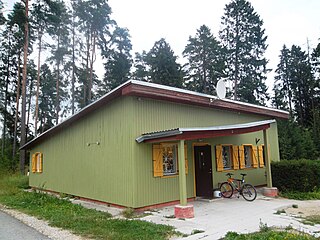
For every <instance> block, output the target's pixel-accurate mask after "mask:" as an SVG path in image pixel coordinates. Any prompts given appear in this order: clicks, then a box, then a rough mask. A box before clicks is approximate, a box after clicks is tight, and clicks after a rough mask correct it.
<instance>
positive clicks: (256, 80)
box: [220, 0, 268, 104]
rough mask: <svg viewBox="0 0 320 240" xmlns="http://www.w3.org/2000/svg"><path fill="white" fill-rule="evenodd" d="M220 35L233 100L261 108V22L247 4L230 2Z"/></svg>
mask: <svg viewBox="0 0 320 240" xmlns="http://www.w3.org/2000/svg"><path fill="white" fill-rule="evenodd" d="M221 24H222V29H221V31H220V39H221V43H222V45H223V47H224V49H225V54H226V60H227V61H226V63H227V75H228V78H229V80H231V81H232V82H233V95H234V99H237V100H241V101H245V102H250V103H255V104H265V102H266V100H267V99H268V94H267V87H266V84H265V80H266V74H267V72H268V69H267V67H266V65H267V60H266V58H265V57H264V53H265V51H266V49H267V44H266V39H267V37H266V36H265V30H264V29H263V21H262V20H261V18H260V16H259V15H258V14H257V13H256V12H255V11H254V8H253V6H252V5H251V4H250V2H249V1H247V0H232V1H231V3H229V4H227V5H226V6H225V9H224V15H223V17H222V21H221Z"/></svg>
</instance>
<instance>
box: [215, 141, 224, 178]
mask: <svg viewBox="0 0 320 240" xmlns="http://www.w3.org/2000/svg"><path fill="white" fill-rule="evenodd" d="M216 162H217V171H218V172H220V171H223V169H224V168H223V162H222V146H221V145H216Z"/></svg>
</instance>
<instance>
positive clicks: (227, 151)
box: [222, 146, 233, 169]
mask: <svg viewBox="0 0 320 240" xmlns="http://www.w3.org/2000/svg"><path fill="white" fill-rule="evenodd" d="M231 158H232V155H231V147H230V146H222V163H223V168H224V169H232V167H233V166H232V159H231Z"/></svg>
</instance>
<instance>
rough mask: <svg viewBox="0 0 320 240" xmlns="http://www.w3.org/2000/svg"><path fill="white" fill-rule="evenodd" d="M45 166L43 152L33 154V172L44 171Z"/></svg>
mask: <svg viewBox="0 0 320 240" xmlns="http://www.w3.org/2000/svg"><path fill="white" fill-rule="evenodd" d="M42 166H43V154H42V153H41V152H36V153H35V154H33V155H32V172H33V173H42Z"/></svg>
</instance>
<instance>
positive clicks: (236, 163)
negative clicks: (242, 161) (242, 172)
mask: <svg viewBox="0 0 320 240" xmlns="http://www.w3.org/2000/svg"><path fill="white" fill-rule="evenodd" d="M232 163H233V169H235V170H237V169H239V151H238V146H235V145H234V146H232Z"/></svg>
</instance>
